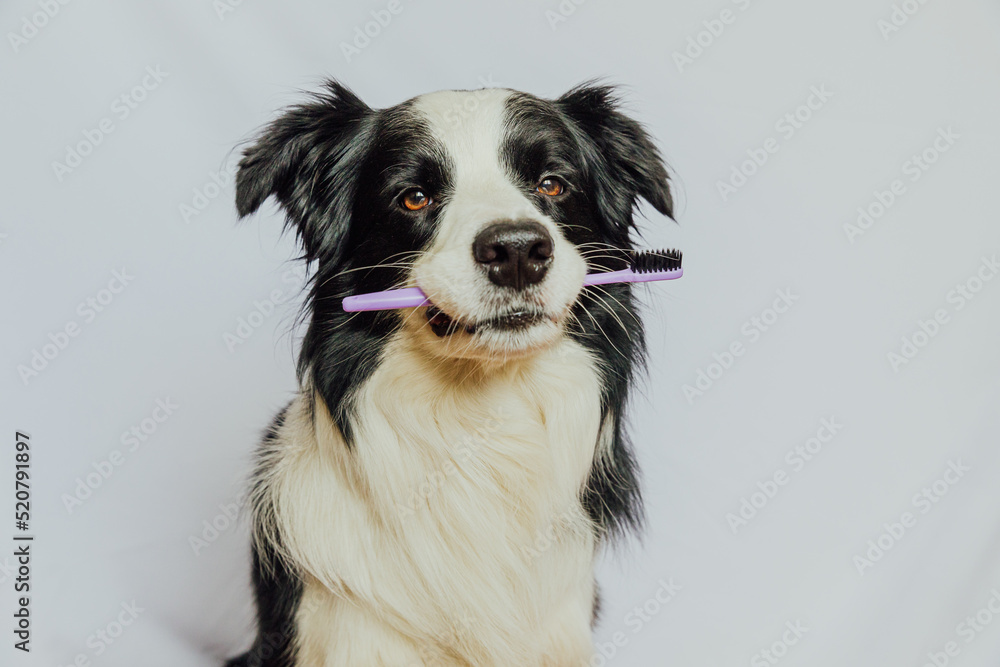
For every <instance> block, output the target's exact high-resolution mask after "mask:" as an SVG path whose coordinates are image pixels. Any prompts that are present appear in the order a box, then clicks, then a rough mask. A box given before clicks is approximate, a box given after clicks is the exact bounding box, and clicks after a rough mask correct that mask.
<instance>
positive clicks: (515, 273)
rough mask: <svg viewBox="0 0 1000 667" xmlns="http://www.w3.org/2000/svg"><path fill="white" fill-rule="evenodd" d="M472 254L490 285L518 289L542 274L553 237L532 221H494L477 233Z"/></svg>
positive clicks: (550, 261)
mask: <svg viewBox="0 0 1000 667" xmlns="http://www.w3.org/2000/svg"><path fill="white" fill-rule="evenodd" d="M472 255H473V257H475V258H476V261H477V262H479V263H480V264H482V265H483V268H484V269H486V275H487V276H489V279H490V281H491V282H492V283H493V284H495V285H500V286H501V287H513V288H514V289H517V290H521V289H524V288H525V287H527V286H528V285H534V284H535V283H538V282H541V280H542V278H544V277H545V272H546V271H548V270H549V265H550V264H552V237H551V236H550V235H549V233H548V231H546V229H545V227H542V225H540V224H539V223H537V222H535V221H533V220H523V221H505V222H497V223H494V224H492V225H490V226H489V227H487V228H486V229H484V230H483V231H481V232H479V235H478V236H476V240H475V241H473V242H472Z"/></svg>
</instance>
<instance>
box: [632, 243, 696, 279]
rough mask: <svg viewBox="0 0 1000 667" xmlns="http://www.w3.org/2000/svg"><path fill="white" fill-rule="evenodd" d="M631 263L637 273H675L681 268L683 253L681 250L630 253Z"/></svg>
mask: <svg viewBox="0 0 1000 667" xmlns="http://www.w3.org/2000/svg"><path fill="white" fill-rule="evenodd" d="M630 254H631V256H632V258H631V262H630V263H629V268H631V269H632V270H633V271H635V272H636V273H653V272H657V271H674V270H676V269H679V268H681V259H682V257H683V253H681V251H680V250H673V249H671V250H641V251H640V250H636V251H633V252H631V253H630Z"/></svg>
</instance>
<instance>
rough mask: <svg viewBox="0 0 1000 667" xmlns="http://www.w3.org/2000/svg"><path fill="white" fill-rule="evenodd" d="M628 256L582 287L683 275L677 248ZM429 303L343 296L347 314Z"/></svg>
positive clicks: (390, 295)
mask: <svg viewBox="0 0 1000 667" xmlns="http://www.w3.org/2000/svg"><path fill="white" fill-rule="evenodd" d="M629 255H630V256H631V258H632V261H630V262H629V267H628V268H627V269H622V270H620V271H603V272H598V273H588V274H587V275H586V276H585V277H584V279H583V286H584V287H590V286H593V285H607V284H610V283H643V282H650V281H654V280H674V279H675V278H680V277H681V276H683V275H684V269H682V268H681V257H682V253H681V251H680V250H662V251H651V250H646V251H631V252H629ZM429 305H431V302H430V300H429V299H428V298H427V295H425V294H424V292H423V290H421V289H420V288H419V287H404V288H402V289H393V290H386V291H384V292H369V293H367V294H357V295H355V296H349V297H347V298H345V299H344V310H345V311H347V312H349V313H355V312H359V311H365V310H393V309H396V308H416V307H418V306H429Z"/></svg>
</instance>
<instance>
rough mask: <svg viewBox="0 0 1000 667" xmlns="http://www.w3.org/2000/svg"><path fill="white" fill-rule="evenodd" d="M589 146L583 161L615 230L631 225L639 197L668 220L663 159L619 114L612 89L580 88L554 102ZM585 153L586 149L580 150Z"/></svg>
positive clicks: (646, 137) (637, 126) (638, 129)
mask: <svg viewBox="0 0 1000 667" xmlns="http://www.w3.org/2000/svg"><path fill="white" fill-rule="evenodd" d="M555 103H556V105H557V106H559V107H560V108H561V109H562V111H563V112H564V113H565V114H566V115H567V116H569V117H570V118H571V119H572V120H573V122H574V124H575V125H576V127H577V128H578V129H579V130H581V131H582V132H583V133H584V134H585V135H586V140H585V141H588V142H589V143H590V149H591V151H589V152H590V153H592V154H590V155H587V156H586V157H587V161H588V163H590V165H591V169H592V171H594V172H596V173H592V175H591V176H592V180H593V181H594V187H595V189H596V193H595V194H596V196H597V197H598V205H600V206H601V208H602V210H605V211H607V212H608V213H609V214H610V215H612V216H613V217H614V218H615V219H614V220H613V222H614V223H615V225H616V226H617V227H619V229H622V230H627V229H628V228H629V227H630V226H631V224H632V210H633V208H634V206H635V205H636V203H637V200H638V198H640V197H641V198H643V199H645V200H646V201H648V202H649V203H650V204H652V205H653V208H655V209H656V210H657V211H659V212H660V213H663V214H664V215H668V216H670V217H673V209H674V203H673V198H672V197H671V194H670V184H669V182H668V181H669V179H668V176H667V170H666V168H665V167H664V165H663V158H662V157H660V153H659V151H658V150H657V149H656V146H655V145H654V144H653V141H652V139H650V137H649V134H647V133H646V130H644V129H643V127H642V125H640V124H639V123H638V122H636V121H634V120H632V119H631V118H629V117H628V116H626V115H625V114H623V113H622V112H621V111H620V110H619V101H618V98H617V96H616V95H615V90H614V88H613V87H611V86H599V85H593V84H583V85H581V86H578V87H576V88H574V89H572V90H570V91H569V92H568V93H566V94H565V95H563V96H562V97H560V98H558V99H557V100H556V101H555ZM585 149H586V147H585Z"/></svg>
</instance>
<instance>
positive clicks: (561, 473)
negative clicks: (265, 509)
mask: <svg viewBox="0 0 1000 667" xmlns="http://www.w3.org/2000/svg"><path fill="white" fill-rule="evenodd" d="M424 364H426V360H424V359H420V358H417V357H412V356H409V355H408V353H407V351H406V350H402V351H395V352H394V351H392V350H390V352H389V353H388V354H387V355H386V356H385V357H384V359H383V360H382V364H381V367H380V369H379V371H377V372H376V373H375V374H374V375H373V377H372V379H371V381H370V382H369V383H368V384H367V385H366V386H364V387H363V388H362V389H361V390H360V391H359V393H358V395H357V396H356V403H355V406H356V424H357V430H356V433H357V439H356V442H355V443H354V447H353V451H352V453H351V455H350V460H351V463H350V464H349V466H350V472H349V473H348V475H347V476H346V477H341V479H340V481H339V483H337V484H336V486H340V487H341V488H340V489H339V490H337V491H336V493H339V494H341V495H342V494H344V493H350V494H352V495H353V496H354V497H353V498H351V499H350V500H349V501H348V502H345V501H344V499H343V498H342V497H341V498H339V499H334V497H333V489H332V488H331V487H332V486H333V485H328V484H324V485H323V486H324V487H325V491H324V495H326V494H327V493H329V494H330V495H329V503H330V506H332V507H335V508H337V516H330V517H328V518H327V519H325V520H324V523H326V524H327V525H331V522H332V523H333V525H337V526H339V530H341V531H343V534H342V537H341V538H340V539H338V540H336V541H335V542H333V541H327V540H324V541H322V543H319V542H317V545H318V546H319V547H320V548H323V549H324V550H325V552H324V553H322V554H320V553H316V552H314V553H312V554H309V560H310V561H312V563H314V564H315V565H316V566H318V567H314V568H310V569H311V570H313V574H316V575H319V577H318V578H319V579H320V580H321V581H325V582H327V586H331V587H334V588H337V587H340V588H343V589H348V590H350V591H352V594H354V595H357V596H359V597H360V601H361V602H363V603H366V604H369V605H370V606H371V607H372V612H373V614H377V615H380V616H387V617H394V618H396V619H397V621H395V622H394V623H395V625H396V627H395V629H396V630H397V631H399V632H401V633H402V634H403V635H408V636H414V635H415V636H425V637H430V638H434V641H436V642H440V643H443V644H455V645H458V646H461V645H464V646H465V649H464V650H463V652H465V651H467V652H469V654H475V653H478V652H494V653H497V652H499V653H497V655H507V656H508V657H509V659H510V660H515V662H516V661H517V660H521V659H527V658H526V656H528V655H531V651H532V649H531V648H530V647H531V646H534V645H541V644H543V643H544V642H545V640H544V638H543V635H544V634H545V633H546V632H547V630H546V629H545V627H546V618H549V617H553V616H555V615H557V614H558V613H559V612H558V610H565V608H566V607H567V606H572V607H573V608H574V612H573V613H574V614H577V615H579V616H580V617H581V618H582V619H584V620H583V621H582V623H583V624H586V620H585V619H587V618H589V613H590V610H589V605H590V603H591V601H592V575H591V566H592V558H593V550H594V542H595V538H594V532H593V526H592V525H591V523H590V521H589V519H588V518H587V515H586V513H585V511H584V510H583V507H582V506H581V502H580V491H581V488H582V486H583V484H585V483H586V480H587V477H588V475H589V473H590V469H591V466H592V464H593V459H594V452H595V447H596V445H597V442H598V438H599V431H600V421H601V414H600V385H599V376H598V374H597V372H596V369H595V366H594V364H593V362H592V360H591V357H590V356H589V354H587V353H586V352H585V351H584V350H583V348H582V347H580V346H579V345H577V344H575V343H572V342H569V341H567V342H565V343H563V344H561V345H559V346H557V347H556V348H554V349H552V350H550V351H548V352H546V353H544V354H542V355H539V356H538V357H537V358H534V359H532V360H531V362H530V363H525V364H522V365H520V366H518V367H516V368H514V367H512V368H511V369H509V371H508V372H504V373H501V374H497V375H494V376H488V377H484V378H482V379H481V381H477V382H465V383H463V382H461V381H458V382H456V381H454V378H447V377H442V376H441V375H440V374H437V373H434V372H428V369H427V367H426V366H425V365H424ZM350 478H353V479H350ZM348 479H350V481H349V482H348ZM359 491H361V492H362V493H363V497H360V496H359V495H358V493H359ZM313 501H314V502H315V498H313ZM315 518H317V519H318V518H319V517H315ZM309 523H310V524H311V527H313V528H316V527H317V523H313V522H309ZM302 528H306V526H305V525H303V526H302ZM303 555H306V554H303ZM317 570H319V571H317ZM355 602H357V600H356V601H355ZM330 604H335V603H334V602H330ZM352 605H354V603H352ZM379 607H383V608H381V609H380V608H379ZM350 613H354V611H351V612H350ZM561 613H563V614H564V615H565V611H563V612H561ZM334 615H336V613H334ZM414 619H419V620H414ZM306 624H307V625H310V624H309V623H308V622H306ZM316 630H319V628H316ZM511 651H521V652H520V653H511ZM484 664H486V663H484ZM490 664H492V663H490Z"/></svg>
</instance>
